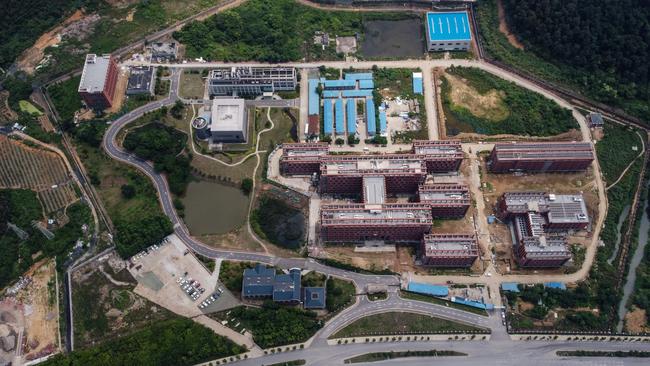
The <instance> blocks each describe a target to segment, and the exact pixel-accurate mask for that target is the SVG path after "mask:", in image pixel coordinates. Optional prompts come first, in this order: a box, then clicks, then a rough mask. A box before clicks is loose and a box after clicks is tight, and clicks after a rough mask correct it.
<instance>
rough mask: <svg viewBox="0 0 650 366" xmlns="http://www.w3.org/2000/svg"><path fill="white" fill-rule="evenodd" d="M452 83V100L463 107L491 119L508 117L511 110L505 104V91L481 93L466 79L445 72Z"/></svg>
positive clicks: (496, 120) (496, 119) (478, 115)
mask: <svg viewBox="0 0 650 366" xmlns="http://www.w3.org/2000/svg"><path fill="white" fill-rule="evenodd" d="M444 77H445V79H447V81H449V84H450V87H451V88H450V89H451V93H450V97H451V100H452V102H453V103H454V104H455V105H457V106H461V107H465V108H467V109H468V110H469V111H470V112H471V113H472V114H473V115H475V116H477V117H481V118H487V119H489V120H490V121H495V122H498V121H502V120H504V119H506V118H507V117H508V115H509V114H510V111H509V110H508V107H507V106H506V105H505V104H503V100H502V98H503V97H504V95H503V91H497V90H494V89H493V90H490V91H489V92H488V93H485V94H480V93H479V92H478V91H477V90H476V89H474V88H473V87H471V86H469V85H468V84H467V81H466V80H465V79H462V78H459V77H457V76H454V75H450V74H448V73H445V74H444Z"/></svg>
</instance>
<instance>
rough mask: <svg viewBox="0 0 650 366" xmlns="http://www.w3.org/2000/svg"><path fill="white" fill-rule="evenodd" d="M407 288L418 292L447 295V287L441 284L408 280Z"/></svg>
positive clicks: (440, 295)
mask: <svg viewBox="0 0 650 366" xmlns="http://www.w3.org/2000/svg"><path fill="white" fill-rule="evenodd" d="M408 290H409V291H411V292H417V293H419V294H425V295H431V296H439V297H445V296H448V295H449V288H448V287H447V286H442V285H430V284H428V283H419V282H409V285H408Z"/></svg>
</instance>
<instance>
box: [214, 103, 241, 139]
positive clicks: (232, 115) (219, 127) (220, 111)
mask: <svg viewBox="0 0 650 366" xmlns="http://www.w3.org/2000/svg"><path fill="white" fill-rule="evenodd" d="M247 117H248V116H247V115H246V107H245V105H244V99H240V98H224V99H220V98H215V99H213V100H212V117H211V125H210V134H211V136H212V141H213V142H215V143H219V142H230V143H239V142H246V140H247V138H248V118H247Z"/></svg>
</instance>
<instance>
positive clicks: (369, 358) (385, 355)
mask: <svg viewBox="0 0 650 366" xmlns="http://www.w3.org/2000/svg"><path fill="white" fill-rule="evenodd" d="M445 356H467V354H466V353H462V352H457V351H438V350H430V351H399V352H398V351H390V352H373V353H366V354H363V355H359V356H355V357H352V358H348V359H347V360H345V363H362V362H363V363H366V362H378V361H384V360H393V359H396V358H407V357H445Z"/></svg>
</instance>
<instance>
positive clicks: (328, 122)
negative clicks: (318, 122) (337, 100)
mask: <svg viewBox="0 0 650 366" xmlns="http://www.w3.org/2000/svg"><path fill="white" fill-rule="evenodd" d="M332 132H334V115H333V112H332V100H331V99H325V100H323V133H324V134H325V135H332Z"/></svg>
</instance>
